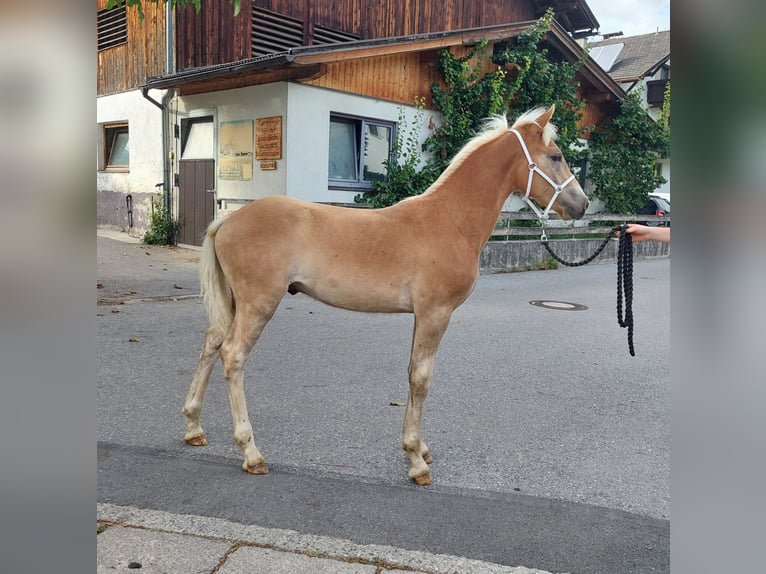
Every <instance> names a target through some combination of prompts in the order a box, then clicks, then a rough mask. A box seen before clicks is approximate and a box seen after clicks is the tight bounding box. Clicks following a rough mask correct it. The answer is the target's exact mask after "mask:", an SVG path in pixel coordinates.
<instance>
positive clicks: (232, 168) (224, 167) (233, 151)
mask: <svg viewBox="0 0 766 574" xmlns="http://www.w3.org/2000/svg"><path fill="white" fill-rule="evenodd" d="M218 177H219V178H221V179H228V180H234V181H247V180H251V179H253V120H240V121H235V122H221V129H220V130H219V132H218Z"/></svg>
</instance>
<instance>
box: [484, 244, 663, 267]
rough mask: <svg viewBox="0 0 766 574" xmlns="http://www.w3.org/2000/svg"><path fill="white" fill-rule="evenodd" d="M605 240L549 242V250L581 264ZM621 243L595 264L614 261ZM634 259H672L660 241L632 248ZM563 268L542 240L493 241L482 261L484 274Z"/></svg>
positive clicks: (601, 256)
mask: <svg viewBox="0 0 766 574" xmlns="http://www.w3.org/2000/svg"><path fill="white" fill-rule="evenodd" d="M602 241H603V240H602V239H549V242H548V244H549V246H550V248H551V249H552V250H553V252H554V253H556V255H558V256H559V257H561V258H562V259H565V260H566V261H573V262H574V261H581V260H583V259H587V258H588V257H590V255H591V254H592V253H594V252H595V251H596V249H598V247H599V245H601V242H602ZM617 247H618V240H617V239H616V238H615V239H612V240H611V241H610V242H609V243H608V244H607V246H606V247H605V248H604V250H603V251H602V252H601V255H599V256H598V257H597V258H596V259H595V260H594V261H593V263H598V262H600V261H614V260H615V259H616V257H617ZM633 257H634V259H647V258H652V257H670V245H669V244H666V243H659V242H657V241H644V242H641V243H636V244H634V245H633ZM556 267H561V265H560V264H559V263H557V262H556V261H555V260H553V258H552V257H551V256H550V254H549V253H548V251H546V249H545V248H544V247H543V245H542V244H541V243H540V240H539V239H535V240H529V241H492V242H490V243H487V245H486V246H485V247H484V250H483V251H482V253H481V256H480V257H479V268H480V269H481V272H482V273H508V272H513V271H529V270H533V269H555V268H556Z"/></svg>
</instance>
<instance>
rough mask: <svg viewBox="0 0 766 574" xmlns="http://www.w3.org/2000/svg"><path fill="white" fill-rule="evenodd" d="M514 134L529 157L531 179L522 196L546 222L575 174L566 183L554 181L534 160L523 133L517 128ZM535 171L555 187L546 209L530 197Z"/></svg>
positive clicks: (542, 220)
mask: <svg viewBox="0 0 766 574" xmlns="http://www.w3.org/2000/svg"><path fill="white" fill-rule="evenodd" d="M511 131H512V132H513V133H514V134H516V137H517V138H518V139H519V143H520V144H521V149H522V150H523V151H524V155H525V156H526V157H527V163H528V164H529V179H527V191H526V193H525V194H524V197H523V198H522V199H523V200H524V201H525V202H526V203H527V205H529V207H531V208H532V211H534V212H535V214H537V218H538V219H539V220H540V221H541V222H545V220H547V219H548V213H549V212H550V210H551V207H553V204H554V203H555V202H556V199H557V198H558V196H559V194H560V193H561V191H562V190H563V189H564V188H565V187H566V186H567V185H569V184H570V182H571V181H572V180H573V179H575V176H574V175H570V176H569V177H568V178H567V179H566V181H564V183H556V182H554V181H553V180H552V179H551V178H550V177H548V176H547V175H546V174H545V173H544V172H543V170H541V169H540V168H539V167H537V164H536V163H535V162H534V161H532V156H531V155H529V150H528V149H527V145H526V144H525V143H524V138H522V137H521V134H520V133H519V132H518V131H517V130H515V129H512V130H511ZM535 172H537V173H539V174H540V176H541V177H542V178H543V179H544V180H545V181H547V182H548V183H550V184H551V187H553V197H551V200H550V201H549V202H548V206H547V207H546V208H545V211H542V212H541V211H540V209H539V208H538V207H537V206H536V205H535V204H534V202H533V201H532V200H531V199H529V192H530V191H531V190H532V178H533V177H534V175H535Z"/></svg>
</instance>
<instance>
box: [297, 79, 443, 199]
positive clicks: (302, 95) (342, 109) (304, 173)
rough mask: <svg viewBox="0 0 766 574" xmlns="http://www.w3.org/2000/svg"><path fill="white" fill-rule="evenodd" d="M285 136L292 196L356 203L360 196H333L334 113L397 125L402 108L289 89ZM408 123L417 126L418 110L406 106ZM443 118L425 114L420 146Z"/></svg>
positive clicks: (342, 193) (307, 89)
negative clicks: (331, 147)
mask: <svg viewBox="0 0 766 574" xmlns="http://www.w3.org/2000/svg"><path fill="white" fill-rule="evenodd" d="M287 93H288V105H287V117H288V121H287V132H286V133H285V139H286V141H288V142H289V149H288V153H289V154H290V157H291V158H292V160H293V161H291V162H289V165H288V166H287V189H288V195H292V196H294V197H299V198H301V199H306V200H308V201H321V202H335V203H354V196H355V195H357V194H358V193H360V191H347V190H333V189H329V188H328V185H327V180H328V168H327V165H328V161H329V142H330V113H331V112H334V113H342V114H348V115H353V116H360V117H366V118H373V119H377V120H384V121H389V122H394V123H396V122H398V120H399V108H400V106H399V104H395V103H392V102H388V101H385V100H378V99H375V98H369V97H366V96H357V95H353V94H348V93H344V92H338V91H335V90H329V89H325V88H317V87H314V86H307V85H304V84H292V83H291V84H288V91H287ZM403 108H404V111H405V122H406V123H407V125H409V126H413V124H414V123H415V121H414V120H415V118H416V115H417V109H416V108H415V106H403ZM438 116H439V114H437V113H436V112H433V111H429V110H426V111H425V112H424V115H423V122H422V124H421V125H419V126H417V131H418V132H419V137H420V141H421V142H422V141H425V138H426V137H427V136H428V134H429V132H428V121H429V118H431V117H433V118H434V121H436V122H438V121H439V118H438Z"/></svg>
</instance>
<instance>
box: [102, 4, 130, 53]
mask: <svg viewBox="0 0 766 574" xmlns="http://www.w3.org/2000/svg"><path fill="white" fill-rule="evenodd" d="M96 29H97V38H98V51H99V52H100V51H102V50H107V49H109V48H114V47H115V46H119V45H121V44H127V43H128V19H127V11H126V8H125V6H122V7H120V8H105V9H103V10H98V11H97V12H96Z"/></svg>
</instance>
